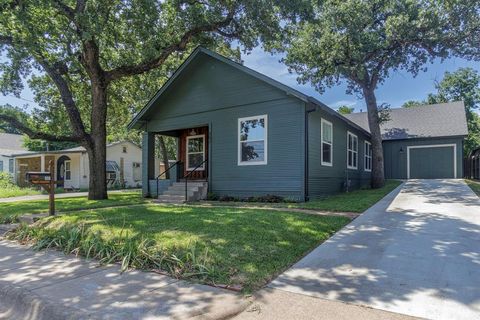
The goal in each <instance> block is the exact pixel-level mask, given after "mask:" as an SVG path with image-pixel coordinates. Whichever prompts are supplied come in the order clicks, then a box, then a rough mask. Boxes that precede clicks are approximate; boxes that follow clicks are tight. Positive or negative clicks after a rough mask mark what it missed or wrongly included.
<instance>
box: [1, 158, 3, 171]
mask: <svg viewBox="0 0 480 320" xmlns="http://www.w3.org/2000/svg"><path fill="white" fill-rule="evenodd" d="M2 171H3V160H0V172H2Z"/></svg>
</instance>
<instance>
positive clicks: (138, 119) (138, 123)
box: [128, 47, 370, 135]
mask: <svg viewBox="0 0 480 320" xmlns="http://www.w3.org/2000/svg"><path fill="white" fill-rule="evenodd" d="M200 55H206V56H208V57H210V58H213V59H216V60H218V61H220V62H223V63H226V64H228V65H229V66H231V67H233V68H235V69H237V70H239V71H240V72H244V73H246V74H248V75H250V76H252V77H254V78H256V79H258V80H260V81H263V82H265V83H267V84H269V85H271V86H272V87H275V88H277V89H279V90H281V91H283V92H285V93H286V94H287V95H289V96H293V97H295V98H297V99H300V100H302V101H304V102H305V103H307V104H310V105H313V106H315V107H317V108H319V109H321V110H323V111H324V112H326V113H328V114H330V115H332V116H334V117H337V118H339V119H341V120H342V121H344V122H347V123H348V124H349V125H351V126H352V127H354V128H356V129H357V130H360V131H362V132H363V133H365V134H367V135H370V133H369V132H368V131H366V130H364V129H363V128H362V127H360V126H358V125H357V124H356V123H353V122H352V121H350V120H349V119H347V118H345V117H344V116H343V115H341V114H339V113H338V112H336V111H334V110H333V109H331V108H329V107H328V106H327V105H325V104H323V103H321V102H320V101H318V100H316V99H315V98H313V97H311V96H308V95H306V94H304V93H302V92H300V91H298V90H296V89H293V88H291V87H289V86H287V85H285V84H283V83H281V82H279V81H277V80H274V79H272V78H270V77H267V76H266V75H264V74H262V73H260V72H257V71H255V70H252V69H250V68H248V67H246V66H244V65H242V64H240V63H237V62H235V61H233V60H230V59H228V58H226V57H224V56H222V55H220V54H218V53H216V52H213V51H211V50H208V49H205V48H203V47H197V48H196V49H195V50H194V51H193V52H192V53H191V54H190V56H188V58H187V59H186V60H185V61H184V62H183V63H182V64H181V65H180V67H178V69H177V70H176V71H175V72H174V74H173V75H172V76H171V77H170V78H169V79H168V81H167V82H165V84H164V85H163V86H162V87H161V88H160V90H158V91H157V93H156V94H155V95H154V96H153V97H152V98H151V99H150V100H149V101H148V102H147V104H146V105H145V107H143V108H142V110H140V112H139V113H138V114H137V115H136V116H135V117H134V118H133V119H132V121H130V123H129V124H128V129H140V128H141V127H142V124H143V123H144V122H145V120H147V119H145V117H144V116H145V115H146V113H147V111H149V110H150V109H151V108H152V107H153V105H154V104H155V102H156V101H157V100H158V99H160V97H161V96H162V94H163V93H164V92H165V91H166V90H167V89H168V88H169V87H170V86H172V85H173V83H174V82H175V80H176V79H177V78H178V77H179V75H180V74H181V73H182V71H183V70H184V69H185V68H186V67H187V66H188V65H189V64H191V63H192V61H194V60H195V59H196V58H197V57H198V56H200Z"/></svg>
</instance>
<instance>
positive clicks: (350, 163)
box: [347, 131, 358, 169]
mask: <svg viewBox="0 0 480 320" xmlns="http://www.w3.org/2000/svg"><path fill="white" fill-rule="evenodd" d="M347 168H348V169H357V168H358V137H357V136H356V135H354V134H353V133H351V132H348V131H347Z"/></svg>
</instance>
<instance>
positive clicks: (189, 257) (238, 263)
mask: <svg viewBox="0 0 480 320" xmlns="http://www.w3.org/2000/svg"><path fill="white" fill-rule="evenodd" d="M349 221H350V219H348V218H345V217H330V216H316V215H308V214H303V213H292V212H280V211H270V210H264V209H256V210H252V209H245V208H202V207H188V206H158V205H153V204H144V205H141V206H136V207H123V208H103V209H95V210H90V211H84V212H71V213H68V214H65V215H62V216H58V217H52V218H46V219H42V220H41V221H39V222H37V224H36V225H33V226H31V227H26V226H24V227H22V228H20V229H19V230H18V231H17V233H16V239H18V240H23V241H31V242H33V243H36V244H37V247H38V248H45V247H49V246H53V247H59V248H61V249H62V250H64V251H65V252H67V253H71V252H75V253H79V254H81V255H85V256H90V257H95V258H97V259H99V260H102V261H103V262H113V261H118V262H121V263H122V264H123V266H124V267H127V266H128V267H132V266H133V267H137V268H142V269H156V268H159V269H161V270H164V271H166V272H168V273H169V274H172V275H174V276H177V277H180V278H190V279H194V280H196V281H200V282H204V283H212V284H217V285H218V284H228V285H240V286H242V287H243V288H244V290H245V291H246V292H249V291H252V290H255V289H257V288H260V287H261V286H263V285H265V284H266V283H267V282H268V281H270V280H271V279H272V278H273V277H274V276H276V275H277V274H279V273H280V272H282V271H283V270H285V269H286V268H288V267H289V266H290V265H292V264H293V263H294V262H296V261H297V260H299V259H300V258H301V257H302V256H303V255H305V254H306V253H308V252H309V251H310V250H311V249H313V248H315V247H316V246H317V245H318V244H320V243H321V242H323V241H325V240H326V239H328V238H329V237H330V236H331V235H332V234H334V233H335V232H336V231H337V230H339V229H340V228H342V227H343V226H344V225H345V224H347V223H348V222H349Z"/></svg>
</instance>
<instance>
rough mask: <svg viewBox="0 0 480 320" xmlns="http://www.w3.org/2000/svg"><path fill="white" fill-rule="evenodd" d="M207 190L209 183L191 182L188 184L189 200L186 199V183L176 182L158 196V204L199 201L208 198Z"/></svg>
mask: <svg viewBox="0 0 480 320" xmlns="http://www.w3.org/2000/svg"><path fill="white" fill-rule="evenodd" d="M207 189H208V183H207V182H203V181H201V182H198V181H189V182H188V183H187V199H185V182H175V183H173V184H172V185H171V186H170V187H169V188H168V189H167V190H166V191H164V192H163V194H161V195H159V196H158V200H157V201H156V202H160V203H185V202H187V201H198V200H201V199H205V198H206V197H207Z"/></svg>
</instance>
